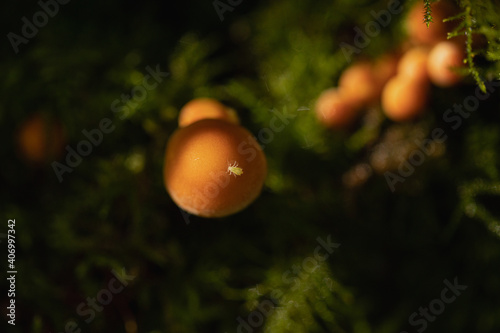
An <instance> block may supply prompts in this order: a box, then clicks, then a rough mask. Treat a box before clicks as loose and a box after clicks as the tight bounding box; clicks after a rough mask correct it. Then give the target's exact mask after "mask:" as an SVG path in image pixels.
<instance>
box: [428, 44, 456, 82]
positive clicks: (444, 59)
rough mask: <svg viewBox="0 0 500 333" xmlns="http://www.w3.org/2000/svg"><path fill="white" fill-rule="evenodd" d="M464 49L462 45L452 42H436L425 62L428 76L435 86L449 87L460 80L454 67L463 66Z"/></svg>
mask: <svg viewBox="0 0 500 333" xmlns="http://www.w3.org/2000/svg"><path fill="white" fill-rule="evenodd" d="M464 58H465V50H464V47H463V46H460V45H457V44H456V43H453V42H441V43H439V44H436V45H435V46H434V47H433V48H432V50H431V52H430V54H429V61H428V62H427V70H428V73H429V77H430V79H431V81H432V83H434V84H435V85H437V86H440V87H450V86H453V85H455V84H457V83H459V82H460V81H461V80H462V76H461V75H460V74H459V73H457V72H456V71H455V70H454V68H455V69H456V68H460V67H464V66H465V64H464V61H463V60H464Z"/></svg>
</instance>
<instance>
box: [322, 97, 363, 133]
mask: <svg viewBox="0 0 500 333" xmlns="http://www.w3.org/2000/svg"><path fill="white" fill-rule="evenodd" d="M361 108H362V104H361V103H360V101H359V100H358V99H356V98H353V97H352V96H350V95H349V94H347V95H346V94H345V93H344V90H343V89H338V88H330V89H327V90H325V91H323V92H322V93H321V95H320V96H319V97H318V100H317V101H316V106H315V112H316V117H317V118H318V120H319V121H320V122H321V123H322V124H323V125H324V126H326V127H329V128H335V129H342V128H343V129H345V128H347V127H349V126H350V125H351V124H352V123H353V122H354V121H355V120H356V118H357V117H358V115H359V113H360V110H361Z"/></svg>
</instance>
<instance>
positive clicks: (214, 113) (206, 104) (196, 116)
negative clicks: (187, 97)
mask: <svg viewBox="0 0 500 333" xmlns="http://www.w3.org/2000/svg"><path fill="white" fill-rule="evenodd" d="M202 119H220V120H224V121H228V122H230V123H233V124H236V125H238V124H239V123H240V120H239V118H238V115H237V114H236V111H234V110H233V109H231V108H229V107H227V106H225V105H224V104H222V103H220V102H219V101H217V100H215V99H212V98H196V99H193V100H191V101H190V102H188V103H187V104H186V105H184V107H183V108H182V109H181V111H180V113H179V127H185V126H188V125H190V124H192V123H194V122H197V121H199V120H202Z"/></svg>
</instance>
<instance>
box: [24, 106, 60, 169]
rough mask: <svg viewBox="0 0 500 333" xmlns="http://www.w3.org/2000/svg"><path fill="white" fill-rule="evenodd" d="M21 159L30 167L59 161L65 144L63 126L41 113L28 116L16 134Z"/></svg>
mask: <svg viewBox="0 0 500 333" xmlns="http://www.w3.org/2000/svg"><path fill="white" fill-rule="evenodd" d="M16 141H17V146H18V151H19V154H20V156H21V158H22V159H23V160H24V161H25V162H26V163H28V164H29V165H32V166H41V165H44V164H47V163H50V162H52V161H54V160H56V159H59V158H60V157H61V155H62V153H63V150H64V145H65V142H66V135H65V133H64V127H63V125H62V124H61V123H60V122H59V121H58V120H57V119H55V118H54V117H51V116H50V115H49V114H46V113H43V112H37V113H34V114H32V115H31V116H29V117H28V118H27V119H26V120H25V121H24V122H23V123H22V124H21V125H20V127H19V129H18V130H17V132H16Z"/></svg>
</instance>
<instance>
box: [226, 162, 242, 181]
mask: <svg viewBox="0 0 500 333" xmlns="http://www.w3.org/2000/svg"><path fill="white" fill-rule="evenodd" d="M227 172H228V173H229V174H230V175H233V176H235V177H236V176H241V175H242V174H243V169H242V168H240V167H238V162H236V161H234V162H233V164H229V163H228V166H227Z"/></svg>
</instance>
